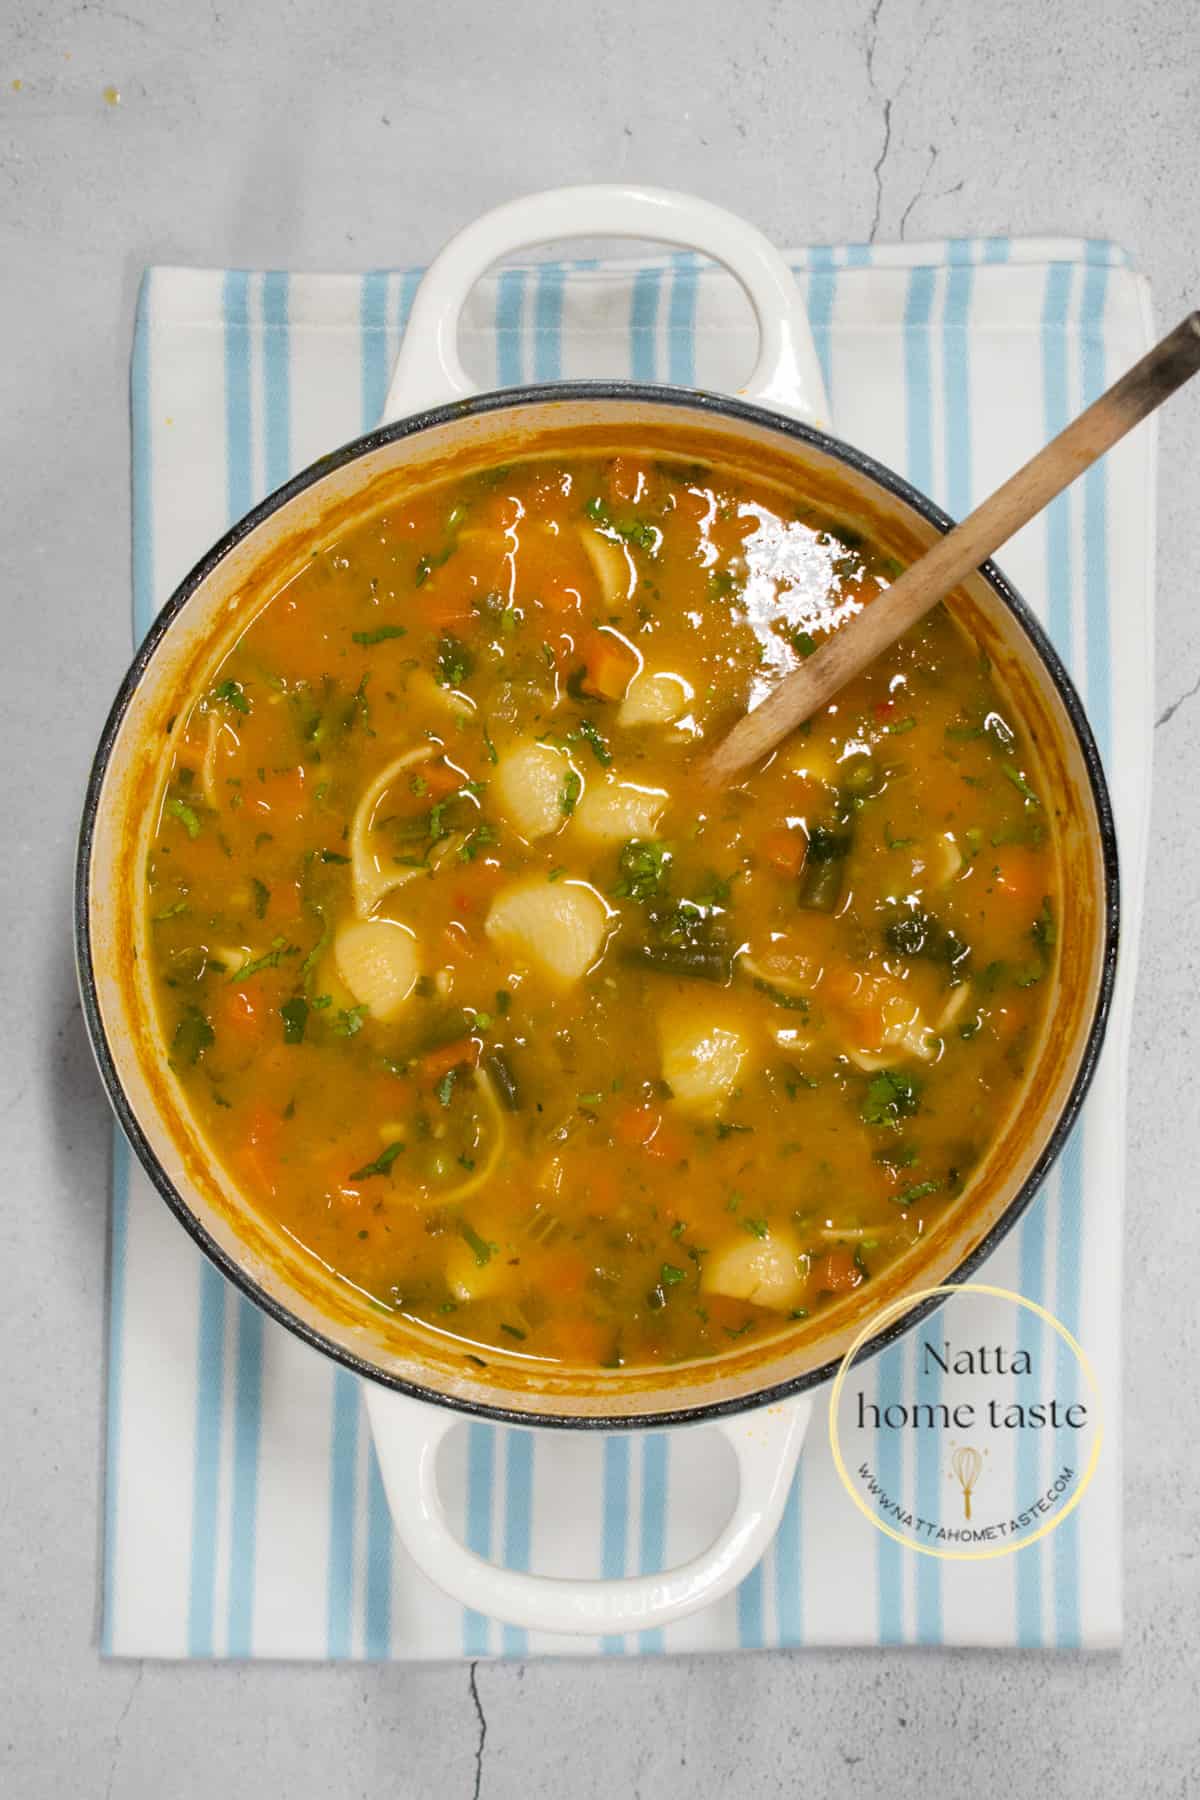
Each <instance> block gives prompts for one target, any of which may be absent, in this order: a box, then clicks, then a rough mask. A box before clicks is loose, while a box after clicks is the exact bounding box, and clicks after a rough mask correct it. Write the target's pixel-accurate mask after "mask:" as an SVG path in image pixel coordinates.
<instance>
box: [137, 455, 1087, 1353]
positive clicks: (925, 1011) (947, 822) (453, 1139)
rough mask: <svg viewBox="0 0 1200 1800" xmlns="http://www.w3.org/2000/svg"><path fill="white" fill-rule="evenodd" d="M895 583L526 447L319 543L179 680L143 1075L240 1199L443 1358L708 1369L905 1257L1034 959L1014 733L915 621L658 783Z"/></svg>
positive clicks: (1027, 761)
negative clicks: (724, 784)
mask: <svg viewBox="0 0 1200 1800" xmlns="http://www.w3.org/2000/svg"><path fill="white" fill-rule="evenodd" d="M895 572H896V571H895V567H894V565H890V564H889V563H888V561H887V559H886V558H885V557H883V556H882V555H881V554H880V553H879V552H877V551H876V550H875V549H874V548H873V547H872V545H871V544H870V542H868V541H864V540H863V539H862V538H861V537H859V536H858V535H856V534H855V533H854V532H852V531H850V530H849V529H848V528H847V527H845V526H844V525H841V524H839V523H838V522H837V521H836V520H833V519H831V518H828V517H825V516H822V514H821V513H820V512H819V511H818V510H817V509H814V508H812V507H809V506H806V505H805V504H804V503H803V500H802V499H800V498H798V497H797V496H795V495H793V494H790V493H787V492H784V491H783V490H781V489H779V488H777V487H775V486H774V485H772V484H771V483H769V482H766V481H761V482H757V481H753V480H751V479H750V478H748V477H746V476H745V475H737V476H735V475H732V474H730V473H729V472H728V471H725V470H722V469H721V468H720V467H716V466H712V465H708V464H698V463H697V464H693V463H686V464H685V463H671V462H669V461H664V460H662V459H661V458H658V457H654V456H650V455H645V454H640V453H638V452H637V451H636V450H630V451H629V452H628V453H622V454H619V455H615V456H613V455H606V456H599V455H596V454H592V453H588V452H581V453H580V454H579V455H578V456H572V455H569V454H568V455H566V456H565V457H564V456H556V457H554V458H553V459H550V458H540V459H539V458H530V459H528V460H522V461H518V462H514V463H511V464H509V465H508V466H506V467H504V468H498V469H495V470H492V471H490V472H488V473H487V474H485V475H472V476H471V477H469V478H466V479H464V480H459V481H448V482H446V483H444V484H442V485H440V486H437V487H432V488H429V489H426V490H424V491H422V492H420V493H418V494H415V495H413V494H409V493H398V494H397V497H396V500H395V503H394V504H393V505H391V506H389V507H388V508H386V509H385V510H384V511H383V512H381V513H377V514H375V515H374V516H373V517H371V518H370V519H366V520H363V521H362V522H361V523H359V524H357V525H355V526H353V527H352V528H351V529H349V530H348V531H346V532H345V534H344V535H343V536H342V537H341V538H340V540H339V541H338V542H337V543H336V544H334V545H333V546H332V547H330V548H328V549H325V550H322V551H321V552H319V553H317V554H314V556H313V558H312V559H311V562H310V563H309V565H308V567H307V568H305V569H304V570H303V571H302V572H301V573H300V574H299V575H298V576H297V577H296V578H295V579H293V580H292V581H291V582H289V583H288V584H287V585H286V586H285V587H283V588H282V589H281V590H280V592H278V593H277V594H275V595H274V596H273V597H272V598H271V599H270V600H269V601H268V603H267V604H266V605H265V606H264V607H263V608H262V609H261V610H260V611H259V612H258V614H257V616H256V617H255V618H254V619H253V620H252V622H251V623H250V624H249V626H248V627H247V629H246V630H245V631H244V633H243V634H242V636H241V637H240V639H239V640H238V642H237V644H236V645H235V646H234V647H233V648H232V649H231V650H230V651H229V653H228V654H227V655H226V656H225V657H224V659H223V660H222V662H221V664H220V666H219V667H218V668H217V669H216V670H215V671H214V672H213V674H212V676H211V678H210V680H209V681H208V684H207V685H206V687H205V688H204V690H203V692H200V693H198V694H195V695H192V696H190V697H189V702H188V704H187V706H186V708H185V709H184V710H183V711H182V712H181V713H180V715H179V716H178V718H177V720H176V722H175V725H174V729H173V732H172V748H171V755H170V764H169V770H168V778H167V784H166V789H165V792H164V794H163V799H162V810H161V816H160V819H159V822H158V828H157V833H156V837H155V843H154V847H153V851H152V855H151V858H150V865H149V871H148V885H149V895H148V912H149V919H150V926H149V928H150V931H151V934H152V945H153V962H154V975H155V983H156V993H157V1000H158V1011H159V1019H160V1024H161V1029H162V1034H163V1044H164V1053H165V1054H166V1055H167V1057H168V1059H169V1061H170V1063H171V1066H172V1068H173V1070H174V1072H175V1074H176V1076H177V1078H178V1079H179V1081H180V1082H181V1084H182V1085H183V1087H184V1089H185V1091H186V1093H187V1095H188V1097H189V1100H190V1102H191V1104H192V1107H193V1109H194V1112H195V1113H196V1115H197V1117H198V1119H199V1121H200V1122H201V1125H202V1127H203V1130H204V1132H205V1134H206V1136H207V1138H208V1140H209V1142H210V1143H211V1145H212V1146H213V1148H214V1150H215V1151H216V1153H217V1155H218V1156H219V1157H220V1158H221V1160H222V1161H223V1163H224V1164H225V1166H226V1167H227V1169H228V1170H229V1171H230V1173H231V1175H232V1176H233V1178H234V1179H235V1181H236V1183H237V1185H238V1186H239V1188H240V1189H241V1191H242V1192H243V1193H244V1194H245V1195H246V1197H247V1198H248V1200H250V1201H251V1202H252V1204H253V1205H254V1206H255V1207H256V1208H257V1209H258V1210H259V1211H260V1212H261V1213H262V1214H263V1215H264V1216H266V1217H268V1218H270V1219H272V1220H273V1221H275V1222H276V1223H277V1224H278V1225H279V1226H280V1227H281V1228H283V1229H284V1230H285V1231H286V1232H288V1233H289V1234H291V1236H292V1237H293V1238H294V1239H295V1240H297V1241H298V1242H299V1243H300V1244H302V1245H303V1246H304V1247H305V1248H306V1249H307V1250H308V1251H309V1252H311V1253H312V1255H314V1256H315V1257H317V1258H319V1259H320V1260H321V1261H322V1262H324V1263H325V1264H326V1265H328V1266H329V1267H330V1268H332V1269H333V1270H334V1271H336V1273H337V1274H338V1275H339V1276H340V1277H341V1278H343V1279H344V1280H345V1281H347V1282H349V1283H351V1284H353V1285H354V1286H355V1287H356V1288H358V1289H360V1290H361V1291H362V1292H364V1293H365V1294H367V1295H368V1296H369V1297H370V1298H371V1299H372V1300H373V1301H374V1302H375V1303H376V1304H377V1305H378V1306H379V1307H381V1308H383V1309H385V1310H386V1311H391V1312H396V1313H402V1314H405V1315H407V1316H409V1317H412V1318H415V1319H418V1320H420V1321H422V1322H423V1323H425V1324H426V1325H428V1326H430V1327H433V1328H435V1329H437V1330H439V1331H441V1332H443V1333H447V1334H450V1335H452V1336H453V1337H455V1338H458V1339H460V1340H462V1341H463V1343H464V1345H466V1346H476V1347H480V1348H482V1347H487V1348H488V1349H489V1350H494V1349H496V1348H500V1349H507V1350H510V1351H517V1352H520V1353H522V1354H525V1355H532V1356H537V1357H541V1358H546V1359H549V1360H552V1361H556V1362H560V1363H564V1364H568V1365H572V1366H579V1367H591V1368H595V1367H639V1366H646V1365H654V1364H660V1363H673V1362H679V1361H683V1360H688V1359H691V1358H695V1357H700V1356H711V1355H714V1354H719V1353H720V1352H721V1351H722V1350H724V1349H728V1348H729V1347H730V1345H731V1343H732V1342H733V1341H734V1340H737V1339H740V1338H742V1337H743V1336H745V1335H746V1334H750V1333H757V1334H766V1333H768V1332H771V1331H778V1330H780V1329H785V1328H786V1326H787V1324H788V1322H789V1321H790V1320H796V1319H803V1318H808V1317H810V1316H812V1315H813V1314H814V1313H815V1312H816V1311H818V1310H819V1309H822V1308H827V1307H829V1306H831V1305H833V1304H835V1303H836V1302H837V1300H838V1299H839V1298H840V1297H842V1296H844V1295H846V1294H848V1293H850V1292H852V1291H853V1290H855V1289H857V1288H859V1287H860V1286H861V1284H862V1283H863V1282H864V1281H868V1280H870V1278H871V1277H872V1275H874V1274H876V1273H877V1272H878V1271H879V1270H880V1269H881V1268H882V1267H884V1266H885V1265H886V1264H888V1263H890V1262H892V1261H894V1260H895V1259H896V1258H898V1257H900V1256H902V1255H905V1254H909V1253H914V1252H918V1251H919V1247H920V1245H921V1242H922V1239H923V1238H925V1237H926V1236H927V1235H928V1234H929V1233H930V1232H931V1231H933V1230H934V1229H936V1227H937V1225H938V1223H939V1221H940V1220H941V1219H942V1218H943V1217H944V1216H945V1214H946V1210H947V1208H951V1207H953V1206H954V1205H955V1202H956V1200H957V1199H958V1198H959V1197H960V1196H961V1195H962V1194H963V1193H964V1192H965V1190H966V1187H967V1185H968V1183H969V1181H970V1178H971V1172H972V1170H973V1169H974V1168H975V1167H976V1165H978V1164H979V1163H980V1162H981V1161H982V1160H983V1159H984V1158H985V1157H986V1155H987V1152H988V1149H989V1146H990V1144H991V1143H992V1142H993V1141H994V1140H995V1138H996V1136H997V1135H998V1132H999V1129H1000V1127H1001V1125H1002V1123H1003V1121H1004V1119H1005V1118H1006V1117H1007V1116H1008V1114H1009V1112H1010V1111H1011V1109H1012V1107H1013V1106H1014V1104H1015V1103H1016V1102H1017V1101H1018V1099H1019V1096H1020V1090H1021V1085H1022V1080H1023V1077H1024V1074H1025V1070H1026V1068H1027V1067H1028V1066H1029V1064H1030V1063H1031V1062H1032V1060H1033V1052H1034V1050H1035V1047H1036V1044H1037V1041H1038V1037H1039V1034H1040V1030H1041V1027H1042V1023H1043V1018H1044V1011H1045V999H1046V995H1047V992H1048V990H1049V988H1050V986H1051V976H1052V973H1053V968H1054V962H1055V957H1056V954H1057V952H1056V936H1057V932H1056V923H1055V921H1056V918H1057V916H1058V908H1057V905H1056V888H1057V879H1058V877H1057V858H1056V846H1055V839H1054V830H1053V818H1052V816H1051V814H1050V811H1049V809H1048V808H1047V807H1044V806H1043V804H1042V799H1041V796H1040V793H1039V786H1040V778H1039V774H1038V769H1037V765H1036V761H1035V760H1034V758H1033V754H1032V749H1031V746H1030V744H1029V742H1028V741H1027V737H1026V734H1025V732H1024V731H1023V728H1022V724H1021V721H1020V720H1019V719H1018V718H1017V717H1016V716H1015V714H1014V710H1013V707H1012V705H1011V702H1010V700H1009V698H1008V697H1007V695H1006V694H1005V693H1004V691H1003V690H1002V689H1001V687H1000V685H999V684H998V682H997V680H996V678H995V676H994V673H993V671H992V670H991V669H990V667H989V665H988V662H987V659H986V657H985V656H983V655H982V653H981V651H980V650H979V648H978V646H977V645H976V644H975V643H974V642H973V640H971V639H970V638H969V636H968V635H967V634H966V633H965V632H964V631H963V630H962V629H961V628H960V627H959V625H958V624H957V623H956V621H955V619H954V617H953V615H952V612H951V611H949V610H947V609H945V608H939V609H937V610H936V611H935V612H934V613H933V614H932V615H931V616H930V617H929V618H928V619H927V620H926V621H924V622H923V623H922V624H921V625H920V626H918V627H917V628H916V629H915V630H914V631H912V632H911V633H909V634H908V635H907V636H906V637H905V638H904V639H902V640H901V642H900V643H899V644H898V645H897V646H895V647H894V649H893V650H892V651H890V652H889V653H888V654H887V655H885V656H884V657H883V658H881V659H880V660H879V661H878V662H877V663H876V664H874V665H873V666H872V668H871V669H870V670H869V671H868V672H867V674H865V675H864V676H862V677H860V678H859V679H858V680H856V681H855V682H854V683H853V684H852V685H851V686H850V687H848V688H846V689H845V690H843V692H842V693H841V694H840V695H839V696H838V698H837V700H836V702H835V703H833V704H832V705H831V706H829V707H827V708H826V709H825V710H824V711H823V712H822V713H821V714H820V715H819V716H818V717H817V718H816V719H814V720H813V721H812V722H811V724H810V725H809V726H808V727H807V728H805V729H804V730H802V731H800V732H798V733H796V734H795V735H794V736H793V737H792V738H791V739H790V740H789V741H788V742H787V743H786V744H785V745H784V746H783V748H782V749H781V750H780V751H779V752H777V753H776V754H775V755H774V756H773V757H772V758H771V759H770V760H769V761H768V763H767V764H766V766H765V767H764V768H762V769H760V770H759V771H757V772H756V773H754V774H753V775H752V776H751V777H749V778H748V779H745V780H744V781H742V782H740V783H739V784H738V785H737V786H735V787H733V788H731V789H730V790H728V791H727V792H725V793H722V794H719V795H715V796H714V795H712V794H709V793H705V792H704V791H702V790H701V789H700V788H699V786H698V784H697V780H696V775H695V763H696V762H697V760H698V756H699V752H700V750H701V748H702V747H704V746H707V745H708V744H710V743H711V742H712V741H713V740H714V739H715V737H716V736H717V735H719V733H720V732H721V731H722V730H723V729H724V728H726V727H727V726H728V724H730V723H731V722H732V720H733V718H734V717H735V716H736V715H737V713H738V712H739V711H741V710H744V709H745V707H747V706H748V705H751V704H753V703H754V702H755V701H756V700H757V699H758V698H760V697H761V695H762V694H763V693H765V692H766V691H767V689H768V688H769V687H770V686H772V685H773V684H774V683H775V682H776V681H777V680H778V679H779V678H780V677H781V676H782V675H783V674H785V673H786V672H787V671H788V670H789V669H790V668H792V667H795V666H796V664H797V663H798V661H799V660H800V659H801V658H802V657H804V656H805V655H808V654H811V652H812V650H813V648H815V646H816V644H817V643H818V642H819V641H820V639H821V638H822V636H823V635H824V634H826V633H828V632H830V631H832V630H836V629H837V628H838V626H839V625H840V624H841V623H842V622H844V621H845V620H846V619H848V618H850V617H851V616H853V614H854V613H855V612H856V611H858V610H859V609H860V608H861V607H862V606H863V605H866V604H869V603H870V602H871V600H872V599H873V598H874V597H875V596H876V595H877V594H878V593H880V592H881V591H882V590H883V589H884V588H885V587H886V585H887V582H888V580H889V578H891V576H893V575H894V574H895Z"/></svg>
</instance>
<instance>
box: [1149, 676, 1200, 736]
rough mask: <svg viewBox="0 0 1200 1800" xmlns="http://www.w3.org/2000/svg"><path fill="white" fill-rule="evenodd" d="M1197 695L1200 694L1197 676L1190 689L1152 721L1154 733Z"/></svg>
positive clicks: (1199, 678) (1164, 708) (1199, 683)
mask: <svg viewBox="0 0 1200 1800" xmlns="http://www.w3.org/2000/svg"><path fill="white" fill-rule="evenodd" d="M1197 694H1200V675H1197V677H1196V679H1195V681H1193V683H1192V685H1191V687H1190V688H1188V689H1187V690H1186V691H1185V692H1184V693H1182V694H1180V696H1179V698H1178V700H1172V702H1171V704H1170V706H1164V707H1163V709H1162V711H1161V712H1160V713H1159V715H1158V717H1157V719H1155V721H1154V729H1155V731H1157V730H1158V728H1159V726H1160V725H1165V724H1166V723H1167V721H1168V719H1173V718H1174V717H1175V714H1176V713H1177V712H1178V711H1179V709H1180V707H1181V706H1186V704H1187V702H1188V701H1189V700H1194V699H1195V697H1196V695H1197Z"/></svg>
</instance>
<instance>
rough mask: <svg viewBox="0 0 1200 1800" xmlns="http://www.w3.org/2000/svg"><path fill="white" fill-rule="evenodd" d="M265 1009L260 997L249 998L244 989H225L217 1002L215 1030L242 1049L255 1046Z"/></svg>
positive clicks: (264, 1021)
mask: <svg viewBox="0 0 1200 1800" xmlns="http://www.w3.org/2000/svg"><path fill="white" fill-rule="evenodd" d="M266 1018H267V1008H266V1007H265V1006H264V1005H263V1004H262V1000H261V997H259V996H255V997H251V995H249V994H248V993H247V992H246V990H245V989H244V988H240V987H228V986H227V987H226V988H224V989H223V990H222V993H221V997H220V999H219V1001H218V1002H217V1030H218V1032H219V1033H220V1035H221V1037H222V1038H223V1039H225V1040H229V1039H232V1040H233V1041H234V1042H235V1043H237V1044H240V1045H241V1046H242V1048H243V1049H247V1050H248V1049H249V1048H250V1047H251V1046H252V1045H254V1044H257V1042H258V1041H259V1039H260V1038H261V1036H262V1034H263V1027H264V1025H265V1023H266Z"/></svg>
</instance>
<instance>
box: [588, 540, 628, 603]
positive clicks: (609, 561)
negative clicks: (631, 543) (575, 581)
mask: <svg viewBox="0 0 1200 1800" xmlns="http://www.w3.org/2000/svg"><path fill="white" fill-rule="evenodd" d="M579 538H580V542H581V543H582V544H583V547H584V549H585V550H586V552H587V559H588V561H589V562H590V563H591V565H592V573H593V574H594V575H595V577H596V580H597V581H598V582H599V584H600V593H601V597H602V599H603V601H604V605H605V607H606V608H612V607H619V606H622V605H623V604H624V602H625V601H626V600H629V599H632V597H633V591H634V589H635V588H636V587H637V568H636V566H635V564H634V561H633V558H632V557H631V556H630V554H629V552H628V550H627V549H626V548H625V546H624V544H615V543H614V542H613V540H612V539H611V538H607V537H604V536H603V535H602V534H601V533H600V532H599V531H593V530H592V528H591V526H590V525H585V526H584V527H583V528H582V530H581V531H580V533H579Z"/></svg>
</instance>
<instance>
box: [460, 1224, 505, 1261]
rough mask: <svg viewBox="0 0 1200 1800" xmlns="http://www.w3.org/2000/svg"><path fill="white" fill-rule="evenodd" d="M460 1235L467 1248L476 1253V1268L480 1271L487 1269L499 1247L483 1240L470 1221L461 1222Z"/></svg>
mask: <svg viewBox="0 0 1200 1800" xmlns="http://www.w3.org/2000/svg"><path fill="white" fill-rule="evenodd" d="M458 1233H459V1236H460V1237H461V1238H462V1239H463V1240H464V1242H465V1243H466V1245H467V1248H468V1249H470V1250H473V1251H474V1252H475V1263H476V1266H477V1267H478V1268H480V1269H483V1268H486V1267H487V1265H488V1263H490V1262H491V1260H492V1258H493V1256H494V1255H495V1254H496V1250H497V1248H498V1246H497V1245H495V1244H489V1243H488V1241H487V1239H486V1238H481V1237H480V1235H479V1233H478V1232H477V1231H476V1230H475V1228H474V1226H473V1225H472V1224H471V1223H470V1221H469V1220H468V1219H460V1220H459V1222H458Z"/></svg>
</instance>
